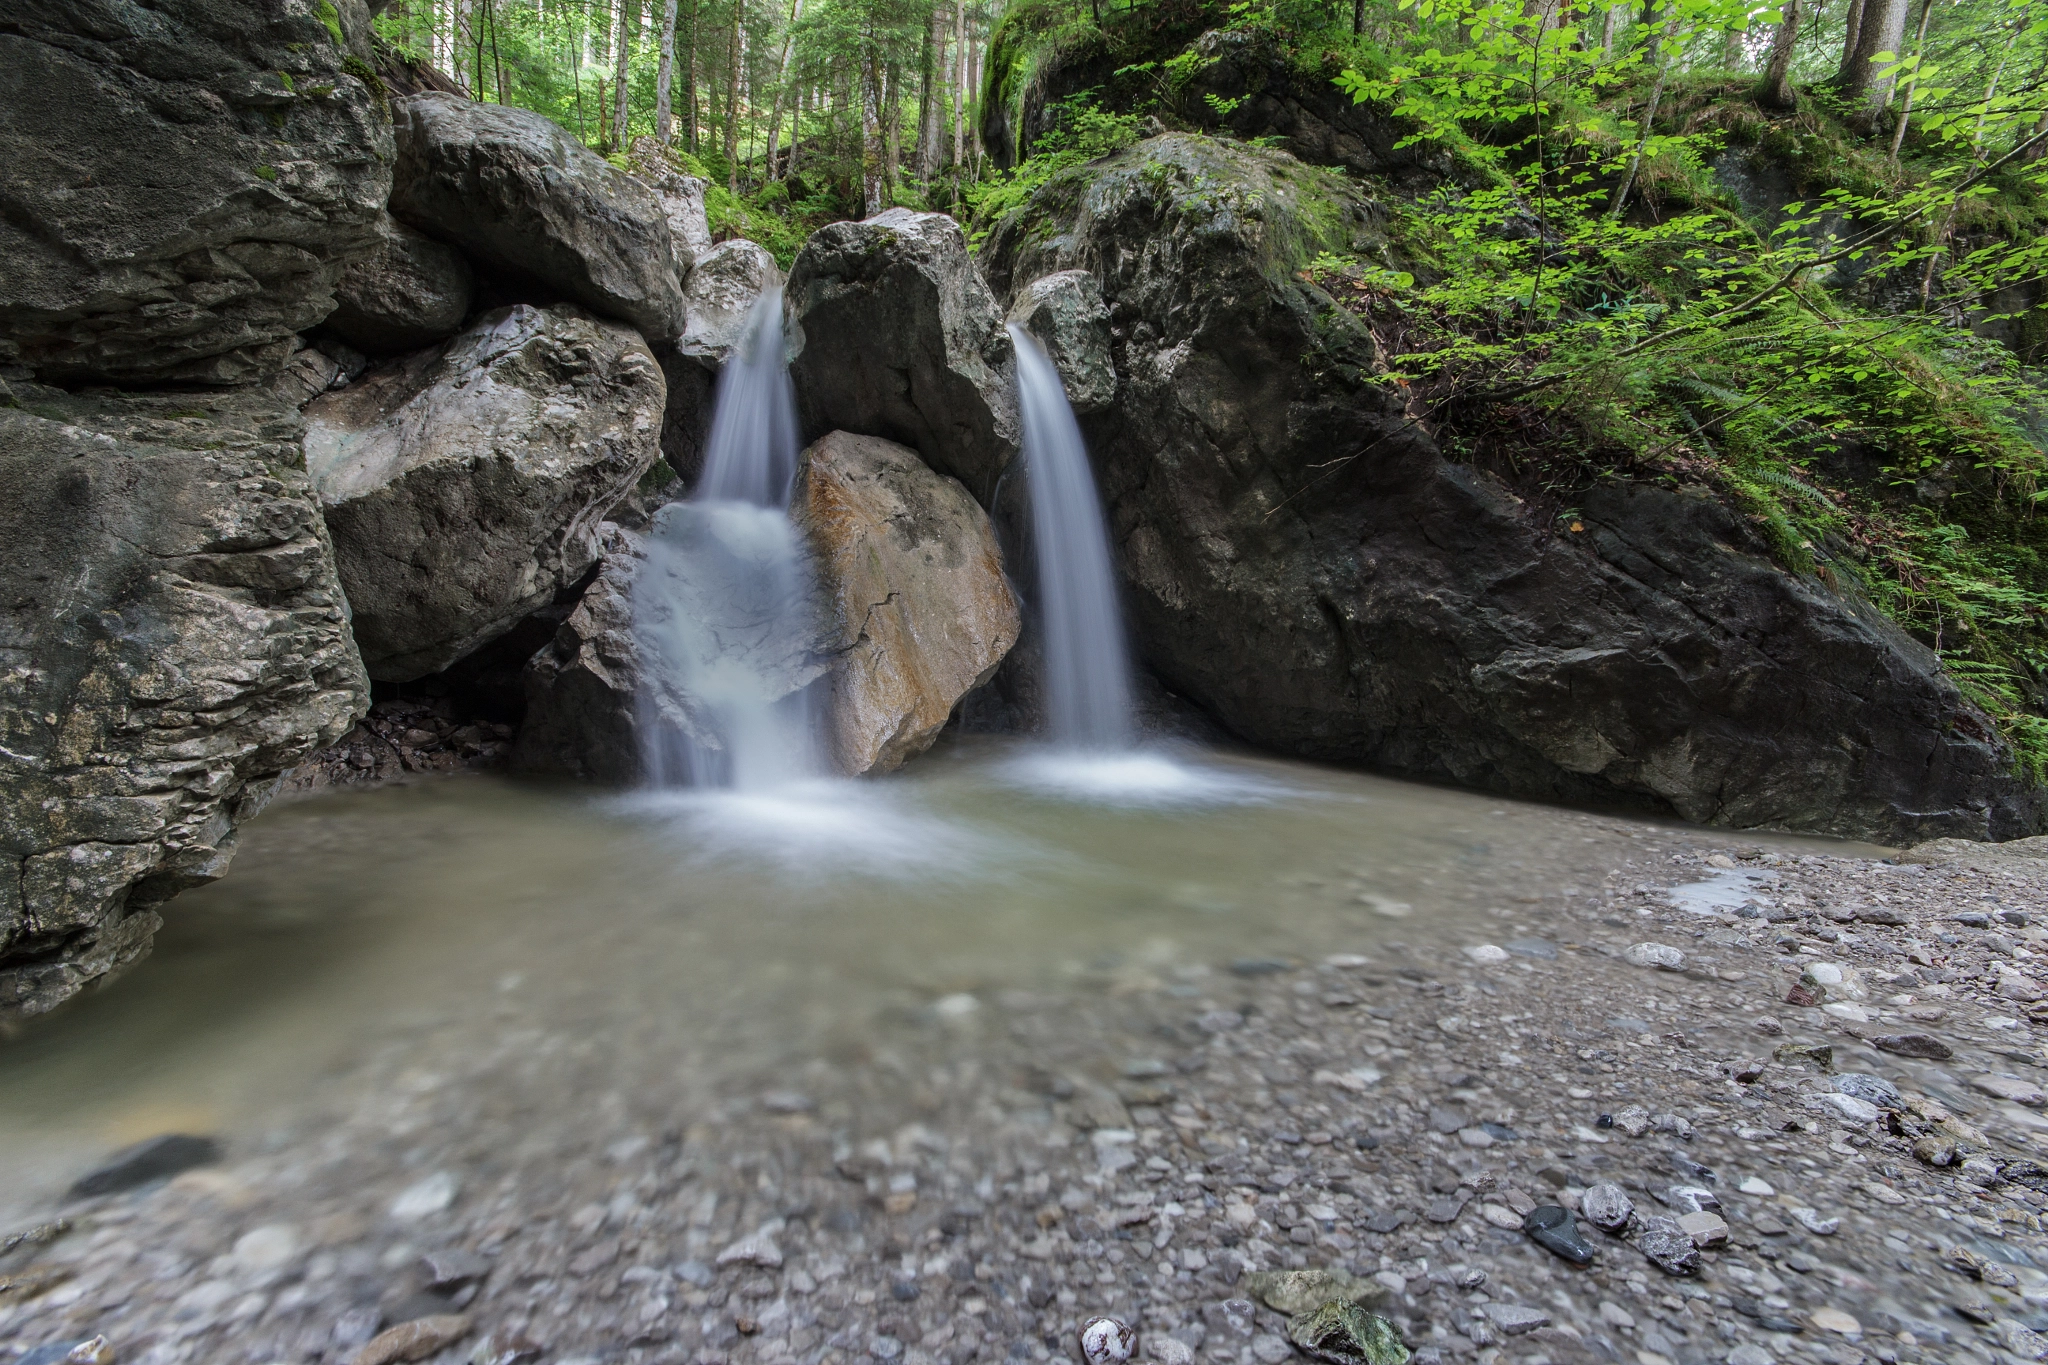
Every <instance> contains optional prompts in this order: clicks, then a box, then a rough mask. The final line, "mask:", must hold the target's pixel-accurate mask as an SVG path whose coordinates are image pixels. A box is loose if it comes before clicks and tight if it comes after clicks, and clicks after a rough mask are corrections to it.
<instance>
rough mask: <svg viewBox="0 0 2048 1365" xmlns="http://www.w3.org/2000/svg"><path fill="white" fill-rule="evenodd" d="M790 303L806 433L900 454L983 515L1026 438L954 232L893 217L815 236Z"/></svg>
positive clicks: (971, 269)
mask: <svg viewBox="0 0 2048 1365" xmlns="http://www.w3.org/2000/svg"><path fill="white" fill-rule="evenodd" d="M789 307H790V313H791V316H792V318H793V319H794V321H795V324H796V329H797V330H798V331H799V332H801V334H802V348H801V350H799V351H798V353H797V354H796V356H795V357H794V358H793V359H792V360H791V362H790V377H791V379H793V380H794V381H795V383H796V392H797V406H798V408H799V410H800V411H801V414H802V418H803V426H804V431H805V432H806V433H807V434H809V435H811V436H812V437H814V438H815V437H817V436H822V435H824V434H825V433H826V432H828V431H833V430H839V431H849V432H856V433H859V434H861V435H864V436H880V437H883V438H884V439H886V440H891V441H896V442H899V443H900V444H903V445H907V446H909V447H911V448H912V449H914V450H916V451H917V453H918V454H919V455H921V456H923V457H924V461H925V463H926V464H928V465H930V466H931V467H932V468H933V469H936V470H938V471H939V472H940V473H941V474H950V475H951V476H952V477H954V478H956V479H958V480H960V481H961V482H962V483H964V484H966V485H967V488H968V491H970V492H972V493H973V494H974V495H975V497H976V498H977V499H978V500H979V501H980V502H981V503H982V505H983V506H988V505H989V503H990V500H991V499H992V498H993V496H994V492H995V485H996V480H997V478H998V477H1000V476H1001V474H1002V472H1003V469H1004V468H1005V467H1006V466H1007V465H1008V464H1009V462H1010V460H1011V459H1012V458H1013V457H1014V456H1015V455H1016V453H1017V449H1018V445H1019V443H1020V441H1021V440H1022V426H1021V419H1020V418H1019V416H1018V412H1017V381H1016V358H1015V357H1014V356H1013V355H1012V354H1011V352H1010V338H1009V335H1008V334H1007V333H1006V332H1005V331H1004V330H1003V326H1004V324H1003V310H1002V309H1001V308H999V307H998V306H997V305H996V301H995V299H994V298H993V297H992V296H991V295H990V293H989V290H988V286H987V285H986V284H984V283H983V282H982V278H981V273H980V271H979V270H978V269H977V268H976V266H975V262H974V259H973V257H971V256H969V255H968V253H967V239H966V237H965V236H963V235H962V234H961V231H960V225H959V224H958V223H956V222H954V221H953V220H952V219H951V218H948V217H946V215H944V214H942V213H914V212H912V211H911V210H909V209H890V210H888V211H887V212H886V213H880V214H877V215H876V216H874V217H873V218H870V219H867V220H866V221H865V222H859V223H833V224H831V225H829V226H827V227H822V228H820V229H818V230H817V231H816V232H814V233H812V234H811V238H810V240H809V241H808V242H806V243H804V248H803V250H802V251H800V252H798V253H797V258H796V262H795V264H793V265H792V266H791V267H790V272H789Z"/></svg>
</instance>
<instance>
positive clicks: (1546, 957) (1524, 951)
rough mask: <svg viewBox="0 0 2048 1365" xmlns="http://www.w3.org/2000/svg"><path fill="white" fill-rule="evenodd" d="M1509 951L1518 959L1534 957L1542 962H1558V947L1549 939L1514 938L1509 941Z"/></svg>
mask: <svg viewBox="0 0 2048 1365" xmlns="http://www.w3.org/2000/svg"><path fill="white" fill-rule="evenodd" d="M1508 951H1509V952H1511V953H1513V954H1514V955H1515V956H1516V957H1533V958H1536V959H1537V960H1538V961H1542V962H1555V961H1557V945H1556V944H1555V943H1552V942H1551V941H1550V940H1548V939H1541V938H1514V939H1509V940H1508Z"/></svg>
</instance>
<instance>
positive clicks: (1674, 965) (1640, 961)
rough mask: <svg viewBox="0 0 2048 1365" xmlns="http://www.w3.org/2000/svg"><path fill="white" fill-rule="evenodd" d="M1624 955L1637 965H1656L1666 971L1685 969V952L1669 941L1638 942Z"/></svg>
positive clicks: (1623, 954) (1623, 955)
mask: <svg viewBox="0 0 2048 1365" xmlns="http://www.w3.org/2000/svg"><path fill="white" fill-rule="evenodd" d="M1622 957H1623V958H1624V959H1626V960H1627V961H1628V962H1630V963H1631V964H1633V965H1634V966H1637V967H1655V968H1657V969H1658V970H1660V971H1666V972H1677V971H1683V970H1685V954H1684V953H1682V952H1680V951H1679V950H1678V949H1676V948H1674V947H1672V946H1671V945H1670V944H1668V943H1637V944H1634V945H1632V946H1631V947H1629V948H1628V949H1627V950H1626V951H1625V952H1623V953H1622Z"/></svg>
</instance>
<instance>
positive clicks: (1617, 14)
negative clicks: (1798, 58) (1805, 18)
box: [1600, 0, 1796, 53]
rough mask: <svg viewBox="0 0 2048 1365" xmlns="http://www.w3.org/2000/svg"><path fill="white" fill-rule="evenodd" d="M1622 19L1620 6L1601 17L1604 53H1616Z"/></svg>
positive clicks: (1601, 47) (1602, 48)
mask: <svg viewBox="0 0 2048 1365" xmlns="http://www.w3.org/2000/svg"><path fill="white" fill-rule="evenodd" d="M1794 3H1796V0H1794ZM1621 19H1622V8H1621V6H1620V5H1609V6H1608V7H1607V12H1606V13H1605V14H1603V15H1601V16H1600V50H1601V51H1602V52H1608V53H1611V52H1613V51H1614V40H1615V39H1616V38H1619V37H1620V36H1621Z"/></svg>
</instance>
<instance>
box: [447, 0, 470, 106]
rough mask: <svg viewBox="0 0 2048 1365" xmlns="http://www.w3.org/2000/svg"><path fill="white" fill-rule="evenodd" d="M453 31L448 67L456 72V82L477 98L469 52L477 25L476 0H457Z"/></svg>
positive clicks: (450, 39)
mask: <svg viewBox="0 0 2048 1365" xmlns="http://www.w3.org/2000/svg"><path fill="white" fill-rule="evenodd" d="M453 18H454V25H453V31H452V32H451V33H450V35H449V45H448V46H449V53H448V56H449V62H448V69H449V70H450V71H451V72H453V73H454V74H455V83H456V84H457V85H459V86H461V87H462V89H463V93H464V94H466V95H468V96H469V97H470V98H471V99H476V98H477V88H476V85H475V84H474V78H473V77H472V76H471V74H470V65H469V59H470V58H469V54H470V48H471V42H472V40H471V30H473V29H474V28H475V27H476V9H475V0H455V12H454V15H453Z"/></svg>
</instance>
